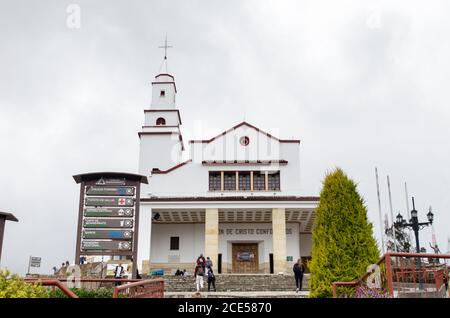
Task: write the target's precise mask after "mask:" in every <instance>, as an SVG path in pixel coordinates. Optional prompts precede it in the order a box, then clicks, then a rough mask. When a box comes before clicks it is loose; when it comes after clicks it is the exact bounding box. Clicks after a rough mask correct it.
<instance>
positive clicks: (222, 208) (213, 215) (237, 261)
mask: <svg viewBox="0 0 450 318" xmlns="http://www.w3.org/2000/svg"><path fill="white" fill-rule="evenodd" d="M176 94H177V87H176V84H175V78H174V76H172V75H170V74H166V73H162V74H158V75H157V76H156V77H155V80H154V81H153V82H152V102H151V105H150V108H149V109H145V110H144V114H145V121H144V125H143V126H142V130H141V131H140V132H139V138H140V155H139V173H140V174H141V175H144V176H147V177H148V181H149V182H148V184H143V185H142V189H141V203H140V221H139V245H138V264H139V267H140V268H139V269H140V272H142V273H144V274H148V273H150V272H151V271H152V270H155V269H163V270H164V271H165V273H166V274H171V273H172V272H173V271H175V270H176V269H186V270H187V271H188V272H191V273H192V271H193V269H194V263H195V261H196V259H197V257H198V256H199V255H200V254H201V253H202V254H203V255H204V256H205V257H206V256H209V257H210V258H211V259H212V261H213V264H214V269H215V271H216V273H280V272H285V273H286V272H288V273H291V271H292V269H291V268H292V264H293V263H294V262H295V261H296V260H297V259H299V258H303V259H308V258H310V255H311V244H312V238H311V231H312V226H313V222H314V216H315V212H314V210H315V209H316V207H317V204H318V201H319V198H318V197H314V196H302V195H300V140H297V139H281V138H279V136H273V135H271V134H269V133H267V132H265V131H264V130H262V129H260V128H258V127H255V126H254V125H251V124H250V123H247V122H245V121H244V122H240V123H237V124H236V125H235V126H234V127H231V128H229V129H227V130H225V131H224V132H223V133H221V134H219V135H217V136H211V137H210V138H209V139H204V140H189V141H185V140H184V139H183V137H182V134H181V130H180V127H181V125H182V121H181V112H180V110H179V109H178V108H177V102H176ZM217 111H220V110H217ZM188 147H189V148H188ZM185 151H188V152H189V156H190V159H189V160H182V157H183V156H182V155H183V152H185Z"/></svg>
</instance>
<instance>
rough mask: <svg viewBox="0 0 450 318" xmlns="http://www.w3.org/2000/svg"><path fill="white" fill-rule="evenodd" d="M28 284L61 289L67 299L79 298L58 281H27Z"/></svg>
mask: <svg viewBox="0 0 450 318" xmlns="http://www.w3.org/2000/svg"><path fill="white" fill-rule="evenodd" d="M25 281H26V282H27V283H40V284H41V285H42V286H53V287H57V288H59V289H60V290H61V291H62V292H63V293H64V294H65V295H66V296H67V297H69V298H78V296H77V295H76V294H75V293H74V292H73V291H71V290H70V289H69V288H67V286H66V285H64V284H63V283H62V282H61V281H59V280H58V279H25Z"/></svg>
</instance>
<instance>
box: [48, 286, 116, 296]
mask: <svg viewBox="0 0 450 318" xmlns="http://www.w3.org/2000/svg"><path fill="white" fill-rule="evenodd" d="M70 290H71V291H73V292H74V293H75V295H77V296H78V297H80V298H112V296H113V293H114V289H113V288H104V287H101V288H98V289H85V288H71V289H70ZM50 297H51V298H67V296H66V294H64V293H63V292H62V291H61V290H59V289H55V290H52V291H51V292H50Z"/></svg>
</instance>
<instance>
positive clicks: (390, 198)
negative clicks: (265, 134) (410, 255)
mask: <svg viewBox="0 0 450 318" xmlns="http://www.w3.org/2000/svg"><path fill="white" fill-rule="evenodd" d="M387 184H388V192H389V207H390V210H391V220H392V233H393V235H394V252H398V248H397V242H396V241H397V237H396V236H397V235H396V234H395V226H394V212H393V211H392V197H391V182H390V181H389V176H387Z"/></svg>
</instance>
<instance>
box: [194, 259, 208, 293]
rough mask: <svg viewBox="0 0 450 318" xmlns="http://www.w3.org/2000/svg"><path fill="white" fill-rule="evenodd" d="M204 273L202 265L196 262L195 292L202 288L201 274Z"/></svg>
mask: <svg viewBox="0 0 450 318" xmlns="http://www.w3.org/2000/svg"><path fill="white" fill-rule="evenodd" d="M204 275H205V271H204V270H203V266H202V265H201V264H198V265H197V266H195V271H194V277H195V287H196V288H197V292H198V291H200V290H203V276H204Z"/></svg>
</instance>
